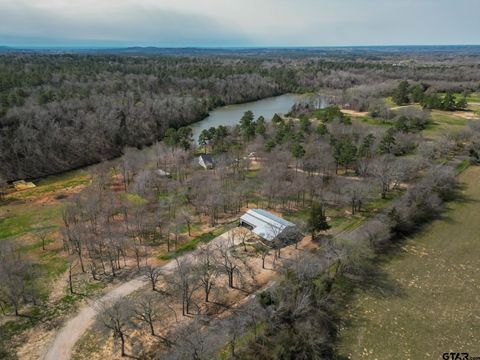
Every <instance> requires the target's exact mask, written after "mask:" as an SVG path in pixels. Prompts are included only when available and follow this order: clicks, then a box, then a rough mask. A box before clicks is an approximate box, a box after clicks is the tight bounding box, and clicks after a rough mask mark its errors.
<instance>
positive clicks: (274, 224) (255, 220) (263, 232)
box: [240, 209, 295, 241]
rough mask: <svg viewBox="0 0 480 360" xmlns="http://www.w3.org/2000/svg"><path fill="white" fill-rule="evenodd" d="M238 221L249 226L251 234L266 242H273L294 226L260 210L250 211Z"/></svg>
mask: <svg viewBox="0 0 480 360" xmlns="http://www.w3.org/2000/svg"><path fill="white" fill-rule="evenodd" d="M240 220H241V221H243V222H245V223H247V224H249V225H251V226H252V227H253V229H252V231H253V233H255V234H257V235H258V236H260V237H261V238H263V239H265V240H268V241H272V240H274V239H275V238H276V237H277V236H278V235H280V234H281V233H282V232H283V230H285V229H286V228H288V227H293V226H295V224H294V223H291V222H290V221H287V220H285V219H282V218H280V217H278V216H276V215H274V214H272V213H269V212H268V211H265V210H262V209H250V210H248V211H247V212H246V213H245V214H243V215H242V217H240Z"/></svg>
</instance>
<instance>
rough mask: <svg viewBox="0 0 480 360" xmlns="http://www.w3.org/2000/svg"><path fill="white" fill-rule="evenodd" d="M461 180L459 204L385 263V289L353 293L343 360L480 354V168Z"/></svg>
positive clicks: (342, 341)
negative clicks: (467, 353) (454, 353)
mask: <svg viewBox="0 0 480 360" xmlns="http://www.w3.org/2000/svg"><path fill="white" fill-rule="evenodd" d="M460 181H461V183H462V184H463V191H462V192H463V197H462V200H459V201H456V202H453V203H450V204H449V207H450V208H449V210H448V211H447V212H446V213H445V216H444V218H442V219H439V220H437V221H435V222H433V223H432V224H431V225H429V226H427V227H426V228H425V229H424V230H423V231H422V232H421V233H420V234H418V235H417V236H415V237H413V238H410V239H406V240H405V241H404V242H403V243H401V244H399V245H398V248H397V249H396V251H394V252H393V253H391V256H390V258H387V257H384V258H383V259H381V261H382V262H383V264H381V265H380V266H381V270H382V271H383V276H382V278H383V279H384V281H382V286H380V285H379V286H376V287H373V289H372V288H370V289H369V290H364V291H361V292H359V293H358V294H356V295H355V297H354V300H353V301H352V303H351V304H350V306H349V308H348V313H347V314H346V316H345V318H344V326H343V327H342V330H341V332H340V343H339V345H338V349H339V352H340V353H341V354H342V356H344V358H349V359H441V358H442V354H443V353H445V352H450V351H453V352H469V353H470V356H478V355H480V342H479V339H480V327H479V326H478V324H479V321H480V307H479V303H478V297H479V295H480V262H479V261H478V259H479V255H480V248H479V241H480V237H479V234H480V222H479V221H478V219H479V218H478V214H479V211H480V186H479V185H480V167H471V168H469V169H467V170H466V171H465V172H464V173H463V174H462V175H461V176H460Z"/></svg>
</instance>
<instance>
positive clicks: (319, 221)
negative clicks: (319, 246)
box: [306, 202, 330, 241]
mask: <svg viewBox="0 0 480 360" xmlns="http://www.w3.org/2000/svg"><path fill="white" fill-rule="evenodd" d="M306 228H307V231H308V232H309V233H310V234H312V241H314V240H315V236H316V234H317V233H319V232H320V231H325V230H328V229H330V225H329V224H328V222H327V217H326V216H325V209H324V207H323V204H320V203H318V202H313V203H312V207H311V208H310V213H309V214H308V219H307V223H306Z"/></svg>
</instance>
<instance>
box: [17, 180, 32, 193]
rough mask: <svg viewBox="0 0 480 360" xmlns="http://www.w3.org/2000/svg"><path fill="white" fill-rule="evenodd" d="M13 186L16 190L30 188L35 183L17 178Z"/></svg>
mask: <svg viewBox="0 0 480 360" xmlns="http://www.w3.org/2000/svg"><path fill="white" fill-rule="evenodd" d="M13 187H14V188H15V190H17V191H21V190H26V189H32V188H34V187H35V184H34V183H32V182H30V181H25V180H18V181H14V182H13Z"/></svg>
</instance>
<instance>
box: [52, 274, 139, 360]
mask: <svg viewBox="0 0 480 360" xmlns="http://www.w3.org/2000/svg"><path fill="white" fill-rule="evenodd" d="M145 284H147V282H146V281H145V280H144V279H143V278H136V279H133V280H130V281H128V282H126V283H124V284H122V285H120V286H118V287H116V288H115V289H113V290H112V291H110V292H109V293H108V294H106V295H104V296H102V297H101V298H100V299H99V300H97V301H98V302H102V303H103V302H112V303H113V302H114V301H115V300H117V299H120V298H122V297H124V296H127V295H129V294H131V293H132V292H134V291H135V290H138V289H140V288H141V287H142V286H144V285H145ZM96 315H97V313H96V310H95V302H94V303H92V304H89V305H86V306H84V307H83V308H82V309H81V310H80V311H79V312H78V313H77V315H75V317H74V318H72V319H70V320H68V321H67V323H66V324H65V325H64V327H63V328H62V329H61V330H60V332H59V333H58V334H57V336H56V337H55V340H54V341H53V343H52V344H51V346H50V348H49V349H48V352H47V354H46V355H45V358H44V359H45V360H67V359H70V354H71V352H72V349H73V347H74V345H75V344H76V342H77V341H78V340H79V339H80V337H81V336H82V335H83V334H84V333H85V331H87V329H88V328H89V327H90V326H91V325H92V324H93V322H94V321H95V316H96Z"/></svg>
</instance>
